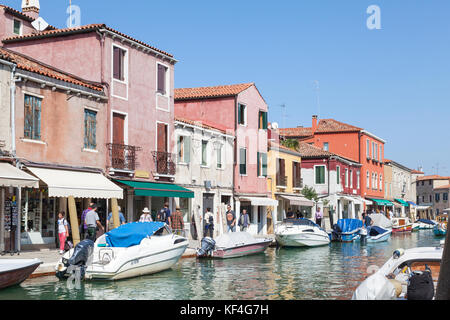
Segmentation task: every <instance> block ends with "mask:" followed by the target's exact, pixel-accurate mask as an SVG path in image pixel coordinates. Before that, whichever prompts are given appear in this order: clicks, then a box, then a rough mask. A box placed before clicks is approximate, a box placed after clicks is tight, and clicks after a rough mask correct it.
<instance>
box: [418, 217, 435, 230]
mask: <svg viewBox="0 0 450 320" xmlns="http://www.w3.org/2000/svg"><path fill="white" fill-rule="evenodd" d="M435 225H436V222H435V221H433V220H428V219H419V220H417V221H416V222H414V223H413V230H415V229H418V230H430V229H433V228H434V226H435Z"/></svg>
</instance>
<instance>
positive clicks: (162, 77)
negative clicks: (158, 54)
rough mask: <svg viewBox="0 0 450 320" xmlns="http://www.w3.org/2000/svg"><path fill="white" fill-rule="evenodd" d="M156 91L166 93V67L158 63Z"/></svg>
mask: <svg viewBox="0 0 450 320" xmlns="http://www.w3.org/2000/svg"><path fill="white" fill-rule="evenodd" d="M158 92H160V93H162V94H166V67H164V66H163V65H161V64H158Z"/></svg>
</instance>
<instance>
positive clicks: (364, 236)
mask: <svg viewBox="0 0 450 320" xmlns="http://www.w3.org/2000/svg"><path fill="white" fill-rule="evenodd" d="M359 235H360V236H361V242H362V243H366V240H367V236H368V235H370V227H369V228H367V229H366V228H361V229H360V230H359Z"/></svg>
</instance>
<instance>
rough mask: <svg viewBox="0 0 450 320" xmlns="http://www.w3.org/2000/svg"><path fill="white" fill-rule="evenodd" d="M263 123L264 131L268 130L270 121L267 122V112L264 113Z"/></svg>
mask: <svg viewBox="0 0 450 320" xmlns="http://www.w3.org/2000/svg"><path fill="white" fill-rule="evenodd" d="M263 121H264V122H263V123H264V126H263V129H267V123H268V121H267V112H264V113H263Z"/></svg>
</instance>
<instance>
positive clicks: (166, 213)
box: [156, 202, 171, 226]
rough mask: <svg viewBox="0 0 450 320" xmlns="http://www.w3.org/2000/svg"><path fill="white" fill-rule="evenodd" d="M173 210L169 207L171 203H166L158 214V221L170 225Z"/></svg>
mask: <svg viewBox="0 0 450 320" xmlns="http://www.w3.org/2000/svg"><path fill="white" fill-rule="evenodd" d="M170 215H171V212H170V209H169V203H168V202H166V203H164V208H162V209H161V210H160V211H159V213H158V214H157V215H156V221H161V222H165V223H166V224H168V225H169V226H170V225H171V217H170Z"/></svg>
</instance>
